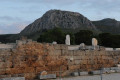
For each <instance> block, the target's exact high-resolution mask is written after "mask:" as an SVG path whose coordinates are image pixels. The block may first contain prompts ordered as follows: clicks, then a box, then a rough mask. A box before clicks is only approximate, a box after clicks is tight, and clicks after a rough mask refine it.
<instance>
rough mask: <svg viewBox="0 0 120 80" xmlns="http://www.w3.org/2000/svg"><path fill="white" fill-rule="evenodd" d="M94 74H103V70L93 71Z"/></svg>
mask: <svg viewBox="0 0 120 80" xmlns="http://www.w3.org/2000/svg"><path fill="white" fill-rule="evenodd" d="M92 74H93V75H99V74H101V71H100V70H96V71H92Z"/></svg>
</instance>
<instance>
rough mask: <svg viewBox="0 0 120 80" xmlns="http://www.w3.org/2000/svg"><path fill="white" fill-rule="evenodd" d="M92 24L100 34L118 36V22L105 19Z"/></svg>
mask: <svg viewBox="0 0 120 80" xmlns="http://www.w3.org/2000/svg"><path fill="white" fill-rule="evenodd" d="M92 23H93V24H94V25H95V26H96V28H97V29H99V30H100V31H102V32H108V33H112V34H120V21H117V20H115V19H110V18H106V19H103V20H100V21H92Z"/></svg>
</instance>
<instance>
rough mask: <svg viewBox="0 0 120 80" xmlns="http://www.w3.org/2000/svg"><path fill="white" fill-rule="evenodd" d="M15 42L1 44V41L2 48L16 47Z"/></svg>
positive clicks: (0, 47) (0, 46)
mask: <svg viewBox="0 0 120 80" xmlns="http://www.w3.org/2000/svg"><path fill="white" fill-rule="evenodd" d="M14 47H15V44H1V43H0V49H9V48H14Z"/></svg>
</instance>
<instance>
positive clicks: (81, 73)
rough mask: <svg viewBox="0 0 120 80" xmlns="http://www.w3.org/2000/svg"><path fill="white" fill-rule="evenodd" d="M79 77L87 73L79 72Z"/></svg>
mask: <svg viewBox="0 0 120 80" xmlns="http://www.w3.org/2000/svg"><path fill="white" fill-rule="evenodd" d="M79 74H80V76H85V75H88V72H79Z"/></svg>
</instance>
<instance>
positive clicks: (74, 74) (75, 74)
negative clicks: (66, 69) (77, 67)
mask: <svg viewBox="0 0 120 80" xmlns="http://www.w3.org/2000/svg"><path fill="white" fill-rule="evenodd" d="M71 75H72V76H79V73H78V72H73V73H71Z"/></svg>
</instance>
